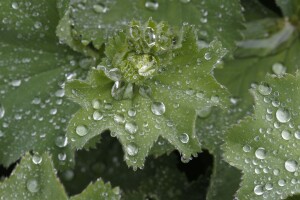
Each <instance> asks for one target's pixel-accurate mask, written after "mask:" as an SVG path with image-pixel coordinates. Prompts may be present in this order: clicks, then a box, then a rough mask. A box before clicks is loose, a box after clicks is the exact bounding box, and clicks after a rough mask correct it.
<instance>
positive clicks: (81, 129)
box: [76, 125, 88, 136]
mask: <svg viewBox="0 0 300 200" xmlns="http://www.w3.org/2000/svg"><path fill="white" fill-rule="evenodd" d="M76 133H77V135H79V136H85V135H86V134H87V133H88V130H87V128H86V126H84V125H79V126H77V127H76Z"/></svg>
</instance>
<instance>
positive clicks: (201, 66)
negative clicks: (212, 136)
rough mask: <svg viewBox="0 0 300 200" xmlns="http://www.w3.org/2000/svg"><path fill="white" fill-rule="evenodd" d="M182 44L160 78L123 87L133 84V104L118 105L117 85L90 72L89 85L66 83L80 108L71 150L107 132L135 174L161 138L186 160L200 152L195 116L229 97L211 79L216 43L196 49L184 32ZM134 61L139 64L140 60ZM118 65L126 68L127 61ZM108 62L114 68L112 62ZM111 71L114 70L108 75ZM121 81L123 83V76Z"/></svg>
mask: <svg viewBox="0 0 300 200" xmlns="http://www.w3.org/2000/svg"><path fill="white" fill-rule="evenodd" d="M121 35H123V33H121ZM118 38H119V37H117V38H116V39H118ZM180 38H181V39H180V44H181V45H179V46H180V47H178V48H177V49H174V51H173V52H174V53H173V56H174V58H173V59H172V60H171V62H172V64H171V65H170V64H169V62H167V64H169V65H166V66H165V65H163V67H164V68H163V71H161V72H160V70H159V69H158V72H159V73H158V74H157V75H156V76H153V77H152V78H151V79H146V80H144V82H142V83H139V84H135V83H128V85H127V86H125V87H127V89H128V88H131V86H130V84H131V85H132V87H133V88H134V89H133V90H132V98H129V99H127V98H125V99H122V100H116V99H115V98H114V97H115V94H114V93H112V91H113V92H114V88H113V90H112V87H113V86H114V84H115V83H114V82H113V81H112V80H110V79H109V78H107V77H106V76H105V74H104V72H103V71H102V70H97V69H93V70H91V72H90V74H89V77H88V79H87V81H79V80H75V81H72V82H69V83H67V85H66V94H67V95H68V96H69V97H70V98H71V99H72V100H73V101H74V102H77V103H78V104H80V105H81V106H82V107H83V108H82V109H81V110H79V111H78V112H77V113H76V114H75V116H74V117H73V119H72V120H71V121H70V124H69V127H68V134H69V137H70V138H71V141H72V146H73V147H76V148H82V147H83V146H84V145H85V144H86V143H87V141H89V140H90V139H91V138H93V137H95V136H97V135H99V134H100V133H101V131H104V130H106V129H110V130H111V132H112V133H114V134H113V135H115V136H117V138H118V139H119V140H120V142H121V144H122V145H123V149H124V151H125V160H126V162H127V163H128V165H129V166H133V167H135V168H136V167H142V166H143V163H144V159H145V157H146V156H147V155H148V153H149V150H150V148H151V147H152V145H153V143H154V142H156V141H157V139H158V137H159V136H161V137H163V138H164V139H166V140H168V141H169V143H171V144H172V145H173V146H174V147H175V148H176V149H178V150H179V151H180V153H181V154H182V156H183V157H184V158H185V159H187V158H189V157H190V156H191V155H192V154H195V153H197V152H199V151H200V147H199V143H198V140H197V139H196V138H195V132H194V122H195V119H196V110H197V109H198V108H200V107H205V106H212V105H221V104H223V105H225V101H224V100H223V97H224V96H226V95H227V92H226V90H225V89H223V88H222V87H221V86H220V85H219V84H218V83H217V82H216V81H215V79H214V78H213V76H212V75H211V70H212V69H213V68H214V65H215V64H216V63H217V62H218V61H219V59H220V58H221V57H222V56H223V55H224V50H223V49H222V48H221V46H220V43H218V42H212V43H211V44H210V46H209V47H208V48H203V49H199V48H198V46H197V44H196V35H195V32H194V29H193V28H192V27H190V26H185V27H184V28H183V30H182V33H181V36H180ZM187 52H188V53H187ZM145 55H147V54H144V55H143V56H145ZM136 56H137V58H139V57H138V56H139V54H137V55H136ZM154 56H155V54H154ZM155 57H156V56H155ZM117 58H118V57H117ZM156 58H157V59H156ZM156 58H153V59H156V60H158V62H159V61H160V60H159V57H156ZM122 59H125V63H126V62H127V61H126V57H123V58H122ZM111 62H112V63H115V60H112V61H111ZM143 62H146V61H143ZM151 62H152V61H151ZM121 63H122V62H121ZM143 65H145V64H143ZM147 65H148V64H147ZM135 66H136V65H134V64H132V65H131V64H129V65H128V67H130V70H136V69H135V68H134V67H135ZM121 67H123V66H121ZM124 67H126V65H125V66H124ZM153 67H154V66H153ZM114 69H118V68H113V69H110V70H114ZM104 70H106V69H104ZM107 70H108V69H107ZM110 72H111V71H108V72H107V71H106V72H105V73H106V74H109V73H110ZM126 72H127V71H125V72H124V73H126ZM130 73H131V72H130ZM134 73H136V74H137V72H134ZM131 76H132V75H130V77H131ZM136 76H139V74H137V75H136ZM124 77H125V78H126V77H127V76H126V74H125V75H124ZM114 78H115V77H114ZM146 78H147V77H146ZM129 80H134V79H129ZM137 80H138V79H137ZM125 83H126V82H125ZM114 87H115V86H114ZM127 89H126V90H127ZM143 91H148V92H146V93H145V92H143ZM126 93H127V95H128V94H129V93H128V92H125V93H124V95H125V94H126ZM112 94H113V95H114V97H113V96H112ZM117 94H118V93H117ZM182 116H184V117H182Z"/></svg>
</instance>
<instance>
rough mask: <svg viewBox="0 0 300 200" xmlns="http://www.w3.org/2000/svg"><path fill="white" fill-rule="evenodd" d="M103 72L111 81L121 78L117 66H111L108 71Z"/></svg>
mask: <svg viewBox="0 0 300 200" xmlns="http://www.w3.org/2000/svg"><path fill="white" fill-rule="evenodd" d="M105 74H106V76H107V77H108V78H110V79H111V80H113V81H119V80H121V78H122V74H121V71H120V70H119V69H118V68H112V69H110V70H109V71H105Z"/></svg>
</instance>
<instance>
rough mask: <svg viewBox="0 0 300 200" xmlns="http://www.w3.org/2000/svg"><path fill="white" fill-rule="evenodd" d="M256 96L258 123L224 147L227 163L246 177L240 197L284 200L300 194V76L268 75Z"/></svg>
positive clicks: (241, 129)
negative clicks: (299, 165) (299, 167)
mask: <svg viewBox="0 0 300 200" xmlns="http://www.w3.org/2000/svg"><path fill="white" fill-rule="evenodd" d="M251 92H252V94H253V96H254V98H255V109H254V115H253V117H247V118H246V119H245V120H243V121H242V122H241V123H239V124H237V125H235V126H234V127H232V128H231V129H230V130H229V131H228V134H227V136H226V140H225V141H226V143H225V144H224V150H225V158H226V160H227V161H228V162H229V163H230V164H231V165H233V166H236V167H237V168H239V169H241V170H242V171H243V178H242V179H243V180H242V183H241V188H240V189H239V190H238V193H237V197H238V198H240V199H280V198H281V199H282V198H286V197H288V196H290V195H293V194H297V193H299V185H298V184H297V180H298V179H297V175H298V170H299V169H298V163H299V152H298V150H297V149H298V148H299V144H300V143H299V130H298V129H299V127H298V124H299V122H300V121H299V120H300V119H299V114H298V113H299V105H298V103H297V102H298V101H299V100H298V98H299V92H300V90H299V74H298V73H297V74H296V76H292V75H289V74H286V75H284V76H281V77H277V76H271V75H268V76H267V77H266V82H264V83H262V84H260V85H259V86H258V87H256V88H255V89H252V90H251ZM291 94H292V95H291Z"/></svg>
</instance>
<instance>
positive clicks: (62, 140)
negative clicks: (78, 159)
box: [55, 135, 68, 148]
mask: <svg viewBox="0 0 300 200" xmlns="http://www.w3.org/2000/svg"><path fill="white" fill-rule="evenodd" d="M55 144H56V146H58V147H60V148H62V147H65V146H67V144H68V138H67V137H66V136H62V135H60V136H57V138H56V139H55Z"/></svg>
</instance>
